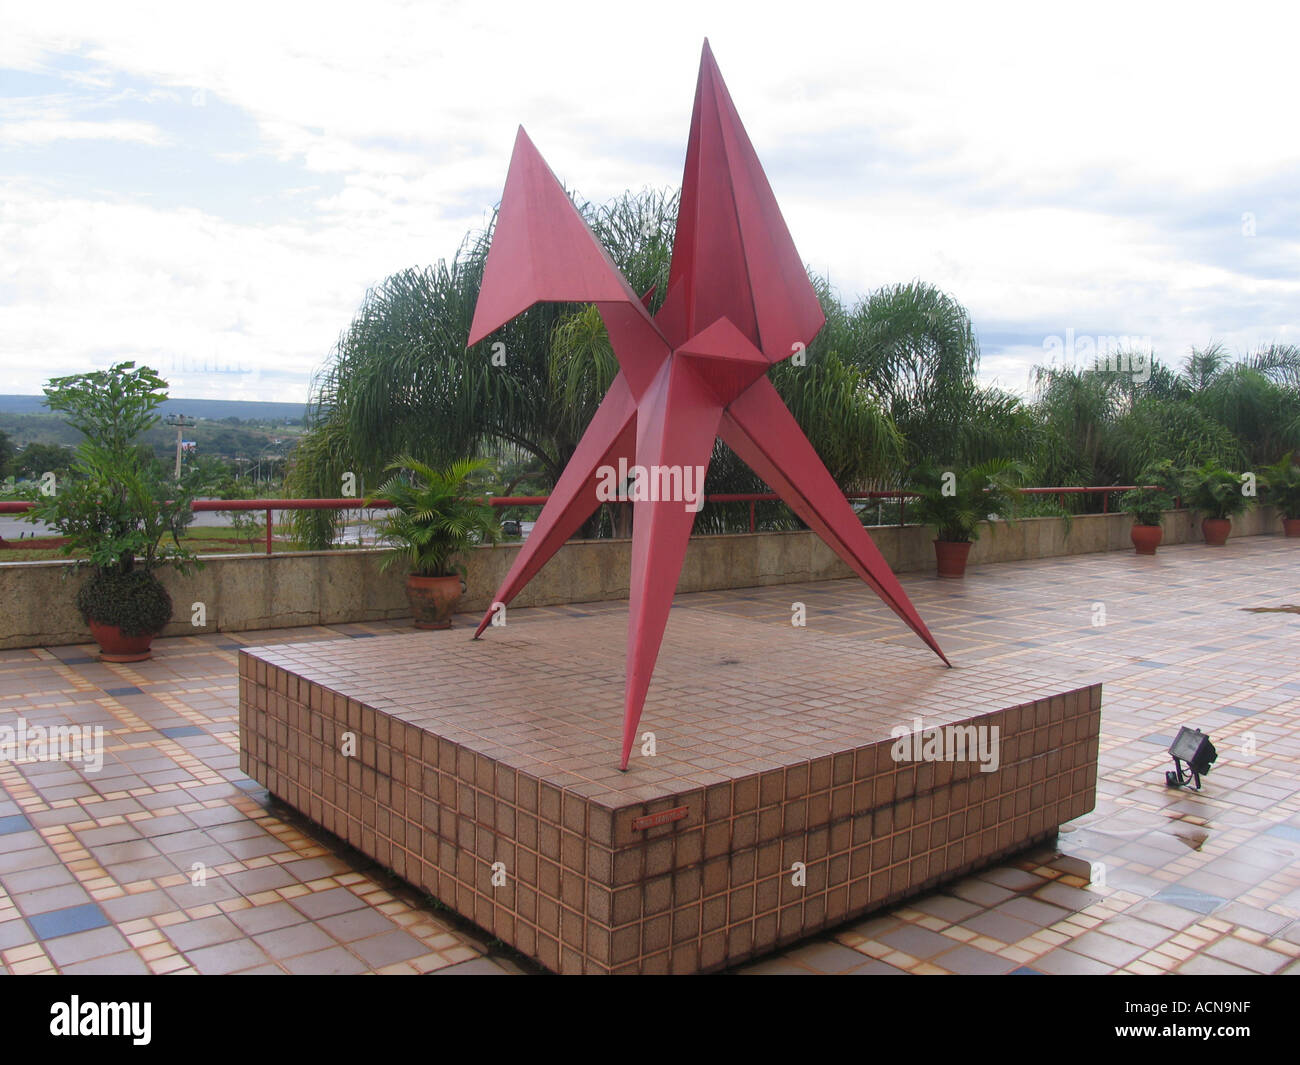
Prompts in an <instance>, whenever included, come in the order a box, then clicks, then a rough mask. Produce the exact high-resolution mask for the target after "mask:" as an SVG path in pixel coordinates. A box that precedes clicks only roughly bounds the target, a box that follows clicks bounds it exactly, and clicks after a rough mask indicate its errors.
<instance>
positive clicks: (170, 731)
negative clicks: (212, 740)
mask: <svg viewBox="0 0 1300 1065" xmlns="http://www.w3.org/2000/svg"><path fill="white" fill-rule="evenodd" d="M158 731H159V732H161V733H162V734H163V735H164V736H166V737H167V738H168V739H169V740H178V739H181V738H182V737H184V736H206V735H207V731H206V730H204V729H201V728H199V726H198V725H177V726H176V727H175V728H160V729H159V730H158Z"/></svg>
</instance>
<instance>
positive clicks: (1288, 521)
mask: <svg viewBox="0 0 1300 1065" xmlns="http://www.w3.org/2000/svg"><path fill="white" fill-rule="evenodd" d="M1282 531H1283V532H1284V533H1285V534H1286V535H1287V536H1293V537H1294V536H1300V518H1283V519H1282Z"/></svg>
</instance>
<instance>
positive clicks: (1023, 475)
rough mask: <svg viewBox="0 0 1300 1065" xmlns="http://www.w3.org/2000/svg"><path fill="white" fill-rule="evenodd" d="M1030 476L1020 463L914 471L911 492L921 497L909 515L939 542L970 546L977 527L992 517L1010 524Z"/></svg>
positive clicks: (1001, 461) (994, 463) (1007, 461)
mask: <svg viewBox="0 0 1300 1065" xmlns="http://www.w3.org/2000/svg"><path fill="white" fill-rule="evenodd" d="M1028 476H1029V472H1028V470H1027V469H1026V468H1025V466H1024V465H1023V464H1022V463H1019V462H1012V461H1010V460H1007V459H996V460H994V461H992V462H986V463H984V464H983V465H980V466H972V467H970V468H968V469H965V470H962V471H956V470H941V469H939V468H938V467H937V466H922V467H920V468H918V469H916V470H915V471H913V474H912V477H911V478H910V480H911V489H912V491H914V492H917V493H918V494H919V495H920V497H921V498H920V499H919V500H917V501H916V502H915V503H909V504H908V514H909V515H911V516H912V517H913V518H914V519H916V520H918V521H920V522H922V523H923V524H925V525H933V526H934V527H935V530H936V532H937V538H938V539H939V540H944V541H947V542H948V543H969V542H970V541H972V540H978V539H979V523H980V522H981V521H986V520H988V518H989V517H990V516H991V515H994V514H996V515H998V516H999V517H1000V518H1001V519H1002V520H1004V521H1007V522H1010V521H1011V520H1012V519H1011V515H1013V514H1014V513H1015V512H1016V510H1017V508H1018V506H1019V502H1020V489H1021V488H1022V487H1023V486H1024V483H1025V481H1026V480H1027V479H1028Z"/></svg>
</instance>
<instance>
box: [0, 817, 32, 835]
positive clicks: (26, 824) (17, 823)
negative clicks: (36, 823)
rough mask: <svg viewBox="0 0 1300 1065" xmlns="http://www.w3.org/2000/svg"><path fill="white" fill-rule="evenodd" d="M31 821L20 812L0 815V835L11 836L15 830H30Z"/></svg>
mask: <svg viewBox="0 0 1300 1065" xmlns="http://www.w3.org/2000/svg"><path fill="white" fill-rule="evenodd" d="M31 830H32V823H31V822H30V821H28V820H27V818H25V817H24V816H23V815H22V814H10V815H9V816H8V817H0V836H12V835H13V834H14V833H15V832H30V831H31Z"/></svg>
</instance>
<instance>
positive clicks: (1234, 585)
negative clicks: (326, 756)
mask: <svg viewBox="0 0 1300 1065" xmlns="http://www.w3.org/2000/svg"><path fill="white" fill-rule="evenodd" d="M1298 574H1300V543H1296V542H1294V541H1293V542H1288V541H1285V540H1283V539H1281V538H1278V537H1254V538H1250V539H1241V540H1234V541H1230V543H1229V545H1228V547H1226V548H1206V547H1202V546H1197V545H1192V546H1182V547H1170V548H1162V549H1161V551H1160V554H1159V555H1158V556H1156V557H1155V558H1139V557H1137V556H1135V555H1132V554H1129V553H1112V554H1105V555H1088V556H1082V557H1077V558H1072V559H1047V560H1041V561H1035V562H1022V563H1009V564H1003V565H998V566H988V567H983V568H979V569H973V570H972V571H971V572H970V574H969V575H968V577H967V579H966V580H965V581H964V582H956V581H938V580H936V579H935V578H933V577H928V576H919V575H916V576H914V575H909V576H905V577H904V578H903V583H904V585H905V587H906V588H907V591H908V594H909V595H910V596H911V597H912V598H913V601H914V602H915V603H916V605H917V607H918V609H919V610H920V612H921V615H922V616H923V617H924V618H925V619H926V621H927V623H928V624H929V625H930V628H931V629H932V631H934V633H935V635H936V636H937V638H938V639H939V641H940V643H941V644H942V645H943V647H944V649H945V651H947V653H948V654H949V656H950V657H951V658H952V659H953V660H954V662H956V663H958V664H961V663H974V662H984V663H996V662H1013V661H1014V662H1016V663H1018V664H1026V663H1028V664H1032V665H1035V666H1038V667H1041V668H1045V669H1050V670H1052V671H1055V672H1059V673H1062V674H1064V675H1066V676H1067V677H1077V678H1079V679H1080V680H1086V681H1089V682H1091V681H1095V680H1100V681H1102V682H1103V683H1104V685H1105V700H1104V705H1103V718H1102V736H1101V751H1100V762H1101V772H1100V774H1099V778H1098V805H1097V809H1096V810H1095V811H1094V812H1093V813H1091V814H1088V815H1086V816H1085V817H1082V818H1080V819H1079V820H1078V821H1075V822H1073V823H1071V824H1070V825H1067V826H1065V827H1064V828H1063V830H1062V832H1061V835H1060V837H1059V840H1058V842H1057V845H1056V846H1055V847H1051V848H1047V849H1043V850H1039V851H1036V852H1033V853H1027V854H1023V855H1021V856H1019V857H1018V858H1016V859H1014V860H1011V861H1009V862H1006V863H1004V864H1001V865H999V866H996V867H993V868H991V869H988V870H986V871H984V872H982V873H980V874H978V875H975V876H970V877H967V878H965V879H963V880H959V881H957V882H954V883H952V884H949V885H948V886H947V887H946V888H944V889H943V890H942V891H939V892H936V893H932V894H930V895H928V896H925V897H923V898H918V899H914V900H911V901H910V902H908V903H905V904H903V905H901V906H897V907H894V908H893V909H891V910H889V911H886V912H884V913H881V914H876V915H873V916H870V917H868V918H867V919H864V920H858V921H855V922H851V923H850V924H848V925H845V926H842V927H841V928H839V929H837V930H836V931H835V932H833V933H831V934H828V935H824V936H820V937H818V938H817V939H815V940H812V941H808V942H805V943H802V944H800V945H798V946H796V947H794V948H791V949H788V950H786V951H783V952H782V953H780V954H778V955H774V956H770V957H768V958H766V959H762V960H760V961H758V962H756V963H754V964H751V965H748V966H745V967H743V968H741V969H740V970H739V971H740V972H745V973H805V972H808V973H817V972H820V973H900V974H901V973H909V972H910V973H1028V972H1035V973H1113V972H1130V973H1155V972H1184V973H1280V972H1289V973H1296V972H1300V584H1298V582H1297V579H1296V578H1297V575H1298ZM795 602H802V603H804V604H805V605H806V608H807V624H808V628H809V629H811V630H820V631H825V632H835V633H850V634H858V635H860V636H861V637H862V639H863V649H864V653H866V654H869V653H870V647H871V642H872V641H875V640H881V641H889V642H893V643H899V644H909V643H910V642H911V641H914V640H915V637H914V636H912V635H911V634H910V633H909V632H908V631H907V630H906V629H905V628H904V627H903V626H902V625H901V624H900V623H899V622H898V621H897V619H895V618H894V616H893V615H892V614H890V613H888V611H886V610H885V609H884V608H883V607H881V606H880V604H879V603H878V601H877V600H876V599H875V596H874V595H872V593H871V592H870V591H869V590H867V589H866V588H865V587H864V586H862V585H861V584H859V583H857V582H856V581H835V582H825V583H818V584H803V585H780V586H774V587H770V588H765V589H753V590H744V591H731V592H716V593H702V594H697V595H690V596H682V597H679V599H678V600H677V606H676V608H675V609H677V610H690V611H701V612H705V613H707V614H709V615H712V616H714V617H716V620H717V624H718V625H719V626H726V624H727V618H728V617H729V616H737V615H739V616H743V617H746V618H756V619H762V620H768V621H770V623H771V624H773V625H776V626H784V627H785V629H787V630H789V631H791V633H792V637H797V635H798V634H797V633H796V632H795V630H793V629H791V627H790V618H791V607H792V604H793V603H795ZM1292 605H1294V606H1295V609H1294V610H1286V609H1281V608H1284V607H1287V606H1292ZM625 609H626V604H624V603H604V604H586V605H577V606H561V607H553V608H546V609H535V610H522V609H521V610H515V611H512V612H511V614H510V624H511V625H516V624H537V623H543V622H544V621H545V620H546V618H548V617H553V616H555V615H565V616H574V615H580V616H592V617H593V621H592V623H593V624H604V623H610V624H622V623H623V616H624V615H623V612H624V611H625ZM598 615H608V621H607V622H606V621H604V620H601V619H599V618H598V617H597V616H598ZM468 620H469V619H467V618H466V619H462V621H463V622H464V623H468ZM402 627H403V626H402V625H400V624H375V625H341V626H335V627H331V628H311V629H293V630H288V629H280V630H274V631H269V632H256V633H238V634H222V635H216V636H199V637H193V638H177V639H167V640H159V641H157V642H156V643H155V657H154V659H153V660H152V661H150V662H145V663H139V664H136V665H133V666H127V665H107V664H101V663H99V662H97V661H95V660H94V659H93V658H92V657H91V655H92V653H93V650H94V649H93V648H92V647H59V648H53V649H50V650H42V649H33V650H18V651H4V652H0V725H5V724H10V725H12V724H13V723H14V720H15V718H17V717H18V716H20V715H21V716H23V717H24V718H26V720H27V721H28V723H29V724H32V725H36V724H44V725H54V724H68V723H73V724H78V725H95V724H101V725H103V727H104V729H105V745H106V753H105V760H104V766H103V768H102V770H101V771H100V772H98V773H87V772H83V771H82V770H81V768H80V767H79V766H78V765H76V764H70V763H51V762H41V763H36V762H30V763H26V764H14V763H0V785H2V786H3V789H4V797H3V799H0V960H2V961H3V967H4V969H5V970H6V971H8V972H15V973H36V972H53V971H60V972H148V971H153V972H160V973H161V972H193V971H197V972H204V973H207V972H222V973H224V972H280V971H283V972H302V973H306V972H367V971H375V972H404V973H414V972H440V973H455V972H466V973H469V972H490V973H498V972H517V971H519V966H518V965H516V964H515V963H514V961H512V959H511V958H509V957H508V956H506V952H504V951H493V950H491V949H490V947H491V945H490V944H488V943H486V942H484V939H483V937H482V936H481V934H478V933H476V931H475V930H474V929H473V928H471V927H469V926H467V925H465V924H464V923H463V922H460V921H459V920H458V919H456V918H454V917H451V916H450V915H449V914H448V913H447V912H446V911H445V910H439V909H438V908H437V907H436V906H434V905H432V904H430V903H429V901H428V900H423V899H421V898H419V897H418V896H417V895H416V894H415V893H414V892H413V891H411V889H409V888H407V887H405V886H403V885H401V884H400V883H397V882H395V881H393V880H392V879H391V878H389V877H388V876H387V875H386V874H385V873H384V872H383V871H382V870H380V869H378V868H376V867H375V866H373V865H372V864H370V863H367V862H366V861H365V860H364V859H363V858H361V857H360V856H359V855H357V854H356V853H355V852H352V851H350V850H348V849H347V848H346V847H344V846H342V845H341V844H340V843H338V842H337V841H334V840H331V839H329V838H327V837H325V836H323V835H321V834H319V833H315V832H314V831H313V830H312V829H311V828H310V826H308V825H307V824H306V823H305V822H304V821H303V820H301V819H300V818H298V817H297V815H294V814H291V813H290V812H288V811H286V810H284V809H283V808H281V807H278V806H271V807H270V808H268V806H267V805H266V803H267V797H266V795H265V793H264V792H262V791H261V790H260V789H259V788H258V787H257V785H255V784H254V783H253V782H252V781H249V780H248V779H247V778H245V777H244V776H243V775H242V774H241V773H240V772H239V769H238V753H237V745H238V732H237V728H238V726H237V720H236V679H235V677H236V649H237V647H239V646H240V645H260V644H268V643H279V642H284V641H293V640H306V639H313V640H315V639H329V638H335V639H337V638H339V637H341V636H350V637H353V638H358V639H360V638H365V637H366V636H368V635H373V634H376V633H380V632H391V631H394V630H398V631H400V630H401V629H402ZM468 636H469V633H468V632H467V631H466V628H465V627H464V624H462V627H461V628H459V629H458V630H456V631H454V632H452V633H449V634H448V635H447V638H448V639H461V638H468ZM488 638H491V634H490V633H489V634H488ZM807 683H808V688H809V692H810V697H815V692H816V676H815V672H813V671H811V670H810V675H809V676H808V678H807ZM521 698H526V693H521ZM863 698H870V692H864V693H863ZM1181 724H1188V725H1195V726H1199V727H1201V728H1202V729H1205V730H1207V731H1208V732H1210V733H1211V735H1212V737H1213V740H1214V742H1215V744H1216V745H1217V747H1218V749H1219V761H1218V763H1217V765H1216V766H1215V768H1214V770H1213V771H1212V772H1211V774H1210V775H1209V776H1208V777H1207V778H1206V780H1205V787H1204V790H1203V791H1202V792H1200V793H1199V794H1198V793H1196V792H1192V791H1172V790H1169V789H1167V788H1166V787H1165V786H1164V770H1165V768H1166V766H1167V764H1168V755H1167V754H1166V748H1167V746H1168V743H1169V740H1170V739H1171V738H1172V735H1173V733H1174V732H1175V731H1177V728H1178V726H1179V725H1181ZM196 863H198V864H197V865H196ZM201 873H205V874H206V877H205V878H201V877H200V874H201ZM200 879H202V882H201V883H199V882H197V881H199V880H200Z"/></svg>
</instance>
